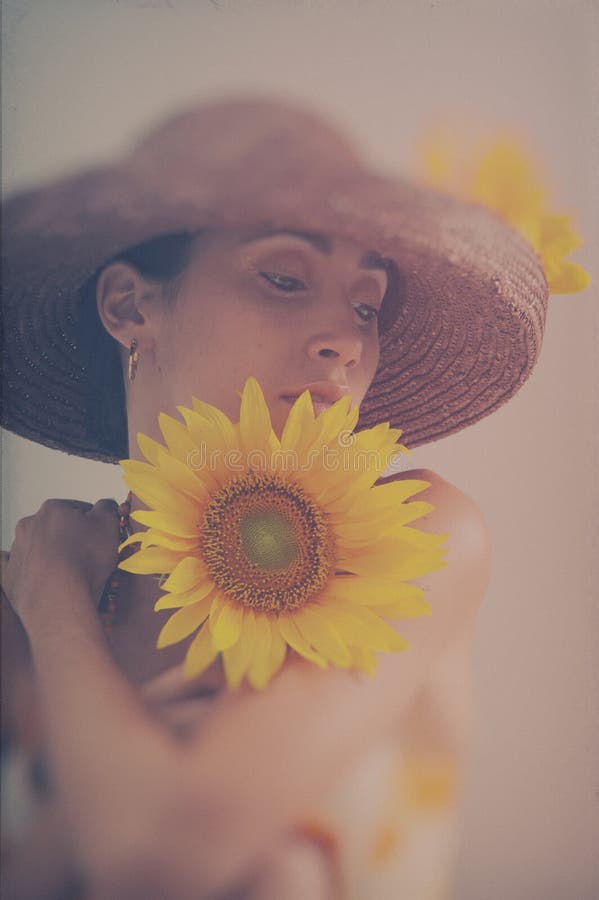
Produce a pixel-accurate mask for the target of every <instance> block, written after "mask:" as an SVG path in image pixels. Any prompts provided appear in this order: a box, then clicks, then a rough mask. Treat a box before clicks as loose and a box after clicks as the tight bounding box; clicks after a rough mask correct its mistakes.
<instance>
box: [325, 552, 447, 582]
mask: <svg viewBox="0 0 599 900" xmlns="http://www.w3.org/2000/svg"><path fill="white" fill-rule="evenodd" d="M395 553H397V549H396V548H395ZM343 565H344V567H345V568H346V569H347V570H348V571H349V572H352V573H353V574H354V575H363V576H372V577H377V576H378V577H383V576H384V577H387V578H397V579H400V580H406V581H409V580H410V579H412V578H419V577H420V576H421V575H427V574H428V573H429V572H435V571H437V570H438V569H444V568H445V567H446V566H447V563H446V562H445V560H443V559H442V558H441V556H440V555H439V554H437V553H434V552H431V553H422V552H420V553H419V552H417V551H410V552H409V553H406V554H405V556H403V555H402V556H399V557H397V556H395V557H393V556H391V555H390V553H389V550H388V549H387V548H385V547H383V548H379V551H378V552H376V553H375V552H373V553H371V554H368V555H367V554H363V555H358V554H357V553H354V555H353V556H351V557H348V559H347V560H343Z"/></svg>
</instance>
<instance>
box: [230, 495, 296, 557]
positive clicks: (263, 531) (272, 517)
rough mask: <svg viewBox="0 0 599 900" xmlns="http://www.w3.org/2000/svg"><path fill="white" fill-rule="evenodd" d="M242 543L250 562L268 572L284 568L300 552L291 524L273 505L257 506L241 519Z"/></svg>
mask: <svg viewBox="0 0 599 900" xmlns="http://www.w3.org/2000/svg"><path fill="white" fill-rule="evenodd" d="M241 544H242V547H243V550H244V553H245V555H246V556H247V558H248V560H249V561H250V562H253V563H255V564H256V565H257V566H259V567H260V568H262V569H264V570H266V571H271V572H277V571H280V570H282V569H286V568H287V566H288V565H289V564H290V563H291V562H293V561H294V560H295V559H297V557H298V552H299V544H298V542H297V539H296V535H295V531H294V529H293V525H292V524H291V522H290V521H289V520H288V519H286V518H285V517H284V516H282V515H280V513H278V512H275V511H274V510H272V509H264V510H260V509H256V510H255V511H254V512H251V513H249V514H248V515H247V516H246V517H245V518H244V519H243V520H242V522H241Z"/></svg>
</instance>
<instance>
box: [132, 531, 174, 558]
mask: <svg viewBox="0 0 599 900" xmlns="http://www.w3.org/2000/svg"><path fill="white" fill-rule="evenodd" d="M131 544H140V545H141V547H142V548H143V547H145V546H146V545H147V537H146V532H145V531H139V532H137V533H136V534H131V535H129V537H128V538H125V540H124V541H123V542H122V543H121V544H119V553H120V552H121V550H124V549H125V547H129V546H130V545H131ZM171 549H172V548H171Z"/></svg>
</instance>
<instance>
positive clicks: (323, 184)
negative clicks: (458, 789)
mask: <svg viewBox="0 0 599 900" xmlns="http://www.w3.org/2000/svg"><path fill="white" fill-rule="evenodd" d="M6 221H7V227H6V234H7V236H6V239H5V254H6V274H5V296H6V311H5V321H6V326H7V327H6V334H7V345H6V359H7V378H6V403H5V407H4V412H3V416H4V418H3V424H5V425H6V427H8V428H10V429H11V430H14V431H16V432H18V433H20V434H22V435H24V436H26V437H29V438H32V439H34V440H37V441H39V442H41V443H44V444H47V445H48V446H52V447H56V448H60V449H62V450H66V451H68V452H74V453H77V454H79V455H82V456H87V457H91V458H96V459H103V460H106V461H111V462H114V461H117V460H118V459H119V458H122V457H123V456H126V455H130V456H132V457H134V458H141V456H137V457H136V454H137V452H138V451H137V447H136V435H137V434H138V433H139V432H142V433H143V434H146V435H149V436H150V437H153V438H156V439H160V438H161V435H160V431H159V429H158V425H157V420H158V415H159V413H161V412H166V413H168V414H171V415H172V414H174V413H175V412H176V407H177V404H180V403H189V399H190V396H191V395H196V396H200V397H201V398H202V400H204V401H207V402H208V403H211V404H214V405H216V406H218V407H219V408H220V409H222V410H223V411H224V412H225V413H226V414H227V415H228V416H229V417H230V418H231V419H233V420H236V419H237V418H238V415H239V391H240V390H241V388H242V386H243V383H244V380H245V378H246V377H247V376H248V375H250V374H253V375H255V376H256V377H257V378H258V381H259V382H260V384H261V385H262V387H263V390H264V394H265V398H266V400H267V403H268V406H269V409H270V412H271V418H272V423H273V428H274V430H275V432H276V433H277V434H280V432H281V429H282V427H283V424H284V422H285V419H286V417H287V415H288V413H289V409H290V399H292V398H293V397H295V396H297V395H298V394H299V393H301V391H302V390H303V389H304V388H305V387H306V386H309V387H310V388H311V392H312V395H313V399H314V402H315V404H318V403H321V404H323V405H326V404H327V403H328V404H330V403H331V402H333V401H334V400H335V399H336V398H337V397H339V396H341V395H343V394H349V395H350V396H351V399H352V403H353V404H354V405H358V406H359V407H360V426H361V427H368V426H370V425H373V424H375V423H377V422H380V421H390V422H391V424H392V426H395V427H399V428H401V429H402V440H403V441H405V443H406V444H407V446H408V447H414V446H418V445H419V444H422V443H425V442H426V441H430V440H434V439H438V438H440V437H442V436H444V435H446V434H450V433H452V432H455V431H457V430H458V429H459V428H462V427H465V426H466V425H468V424H471V423H472V422H474V421H476V420H477V419H478V418H480V417H482V416H484V415H486V414H487V413H489V412H491V411H493V410H494V409H496V408H497V407H498V406H499V405H500V404H501V403H503V402H505V401H506V400H507V399H508V398H509V397H510V396H511V395H512V394H513V393H514V392H515V391H516V390H517V389H518V388H519V386H520V385H521V384H522V383H523V382H524V380H525V379H526V378H527V376H528V375H529V374H530V372H531V370H532V367H533V365H534V363H535V361H536V358H537V356H538V352H539V349H540V344H541V337H542V327H543V322H544V316H545V311H546V300H547V286H546V281H545V278H544V275H543V271H542V267H541V264H540V262H539V260H538V258H537V257H536V256H535V254H534V252H533V251H532V249H531V248H529V247H528V245H527V244H526V243H525V242H524V241H523V240H522V239H520V238H519V237H518V236H517V235H516V234H515V233H513V232H512V231H511V230H510V229H509V228H507V227H506V226H504V225H503V224H502V223H500V222H499V221H498V220H497V219H496V218H495V217H494V216H492V215H491V214H490V213H488V212H487V211H485V210H483V209H481V208H478V207H470V206H467V205H466V204H462V203H459V202H457V201H454V200H451V199H450V198H448V197H444V196H442V195H439V194H436V193H434V192H431V191H427V190H424V189H421V188H417V187H416V186H414V185H411V184H408V183H403V182H392V181H390V180H388V179H383V178H380V177H377V176H375V175H372V174H371V173H370V172H368V171H367V170H366V169H365V168H364V166H363V165H362V163H361V162H360V161H359V159H358V157H357V156H356V155H355V153H354V151H353V149H352V148H351V147H350V146H349V145H348V144H347V142H346V141H345V139H344V138H342V137H340V136H339V135H338V134H337V133H336V132H335V131H334V130H332V129H330V128H329V127H328V126H327V125H326V124H324V123H323V122H322V121H320V120H319V119H318V118H317V117H314V116H312V115H311V114H309V113H306V112H304V111H301V110H294V109H289V108H285V107H281V106H278V105H276V104H269V103H263V102H258V103H237V104H235V103H229V104H216V105H214V106H212V107H204V108H199V109H193V110H191V111H189V112H188V113H184V114H182V115H180V116H179V117H177V118H175V119H174V120H171V121H169V122H168V123H166V124H165V125H164V126H163V127H162V128H160V129H158V130H157V131H155V132H154V133H153V134H152V135H151V136H150V137H149V138H148V139H147V140H146V141H144V142H143V143H142V144H141V145H139V146H138V147H137V148H136V150H135V151H134V152H133V153H132V154H131V155H130V156H129V157H126V158H125V159H124V160H121V161H120V162H119V163H118V164H116V165H115V166H112V167H110V168H107V169H103V170H93V171H90V172H86V173H83V174H82V175H80V176H77V177H75V178H70V179H66V180H65V181H63V182H60V183H58V184H55V185H53V186H50V187H48V188H46V189H44V190H43V191H40V192H32V193H30V194H27V195H23V196H21V197H17V198H15V199H14V200H13V201H12V204H10V203H9V204H8V207H7V212H6ZM117 349H118V352H117ZM393 477H394V478H396V479H400V480H401V479H413V480H419V481H421V482H422V483H423V484H422V487H423V488H424V489H425V490H424V491H423V494H422V497H423V499H424V500H427V501H429V502H430V503H431V504H432V505H433V507H434V509H433V511H431V512H430V513H429V514H428V515H426V516H425V517H424V518H423V519H422V520H421V521H419V523H418V525H419V527H420V528H421V529H422V530H424V531H429V532H432V533H436V534H440V533H447V534H448V535H449V539H448V545H447V546H448V556H447V567H446V568H444V569H442V570H440V571H436V572H434V573H432V574H430V575H428V576H423V577H421V578H420V579H417V583H419V584H420V585H422V586H423V587H424V588H426V590H427V592H428V599H429V600H430V603H431V606H432V608H433V615H432V617H431V618H430V619H426V620H422V621H420V620H417V621H411V622H405V621H402V622H401V623H398V628H399V630H400V631H401V634H402V635H403V636H405V637H407V639H408V641H409V643H410V650H409V651H408V652H407V653H401V654H385V655H383V656H380V658H379V663H378V670H377V674H376V677H374V678H372V679H368V678H365V677H364V676H361V675H358V674H357V673H355V672H352V671H351V670H347V669H343V670H339V669H333V670H329V671H326V672H322V671H320V669H318V668H316V667H315V666H313V665H311V664H310V663H307V662H306V661H305V660H302V659H301V658H300V657H299V656H297V655H295V654H292V653H289V654H288V658H287V660H286V662H285V665H284V667H283V669H282V671H281V672H280V674H279V675H278V676H277V677H276V678H275V679H274V680H273V682H272V684H271V685H270V686H269V688H268V690H266V691H264V692H259V693H258V692H253V691H252V690H251V689H249V688H248V687H247V686H244V687H242V688H241V689H240V690H239V691H236V692H229V691H227V690H225V689H224V688H223V685H224V677H223V672H222V667H221V663H220V660H219V659H218V660H217V661H216V662H215V664H214V665H213V666H211V667H210V669H209V670H208V671H207V672H205V673H204V674H202V675H201V676H200V677H199V678H197V679H195V680H194V681H193V682H192V683H191V684H190V683H189V682H185V680H184V679H183V677H182V675H181V668H180V665H179V664H180V662H181V660H182V659H183V652H182V650H181V645H180V644H179V645H176V646H174V647H171V648H169V649H167V650H161V651H159V652H157V651H156V650H155V642H156V637H157V634H158V632H159V630H160V628H161V626H162V625H163V624H164V620H165V616H164V614H156V613H154V612H153V606H154V602H155V601H156V599H157V598H158V596H159V594H160V589H159V586H158V585H157V583H156V581H155V579H154V578H153V577H152V576H149V575H134V574H133V575H132V574H129V575H124V576H122V577H121V578H120V579H119V585H118V590H117V588H116V587H114V589H113V594H115V593H118V596H116V598H115V602H116V618H115V622H114V625H113V628H112V633H111V635H110V640H109V641H107V638H106V635H105V634H103V631H102V628H101V624H100V619H99V617H98V614H97V605H98V602H99V600H100V597H101V596H102V594H103V589H104V585H105V583H106V581H107V579H109V577H110V574H111V572H112V571H113V569H114V567H115V563H116V558H117V546H118V541H119V534H118V522H119V519H118V515H117V506H116V504H115V503H114V501H106V500H104V501H99V503H97V504H96V505H95V506H93V507H92V506H91V505H90V504H84V503H77V502H75V501H49V502H48V503H46V504H44V505H43V506H42V508H41V509H40V511H39V512H38V513H37V514H36V515H35V516H31V517H28V518H27V519H24V520H22V521H21V522H20V523H19V525H18V527H17V531H16V536H15V541H14V544H13V546H12V548H11V552H10V557H9V558H7V560H6V562H5V566H4V572H3V587H4V591H5V593H6V595H7V598H8V601H9V602H10V604H11V606H12V609H13V610H14V612H15V613H16V614H17V616H18V619H19V620H20V624H19V623H18V622H15V621H14V620H12V619H11V618H10V613H9V625H8V627H7V628H6V629H5V636H7V641H8V643H9V645H10V646H9V649H8V652H9V653H11V654H12V653H14V652H16V647H17V642H18V641H19V640H21V641H23V642H24V636H23V633H22V629H24V632H25V634H26V636H27V639H28V643H29V647H30V650H31V658H32V661H33V665H34V666H35V669H36V673H37V687H38V691H39V698H40V706H41V709H42V713H43V721H44V744H45V746H46V748H47V753H48V760H49V765H48V769H49V772H50V773H51V774H50V781H51V789H52V791H53V792H54V797H55V798H56V802H55V803H54V805H53V806H52V810H53V812H52V813H50V815H51V816H54V817H56V816H58V817H59V819H58V821H59V822H60V823H61V825H63V827H62V828H61V830H60V834H61V839H60V841H59V845H62V851H63V853H62V856H61V857H60V858H61V859H63V860H64V861H65V862H64V866H60V867H59V868H60V871H59V872H57V873H55V875H56V879H55V880H56V885H57V887H56V896H59V895H60V890H61V889H63V888H61V887H60V882H61V879H63V876H64V878H65V879H66V881H67V882H68V881H69V878H70V883H71V886H72V889H73V890H78V891H79V892H80V893H81V892H83V895H87V896H91V897H126V898H129V897H132V898H133V897H137V896H140V897H142V896H143V897H148V896H156V897H165V898H166V897H174V898H179V897H181V898H186V897H188V896H189V897H194V898H197V897H203V896H206V897H209V896H210V897H211V896H218V895H223V894H225V893H226V892H229V894H230V892H232V891H233V892H234V894H235V896H240V897H241V896H243V897H252V898H259V897H261V898H263V900H265V898H267V897H271V896H273V897H285V898H289V900H291V898H293V897H295V896H297V897H307V896H310V897H318V896H322V897H331V896H335V893H334V892H335V891H337V892H339V890H340V887H343V890H345V892H346V895H347V896H349V895H350V892H351V891H352V890H356V887H355V885H356V883H357V882H356V878H357V877H358V875H356V874H355V873H353V874H348V871H345V872H344V871H341V873H339V872H338V871H336V872H335V871H331V869H330V867H329V866H328V861H327V860H328V854H326V853H325V854H323V853H322V846H323V842H322V841H319V840H317V838H318V832H317V831H315V830H314V826H310V821H311V820H310V817H309V815H308V814H309V813H310V812H314V813H318V811H319V808H321V807H322V804H323V799H324V800H326V797H327V795H328V794H330V793H331V790H332V789H333V788H334V787H335V785H336V784H337V783H338V781H339V779H340V777H341V776H343V775H344V774H347V773H349V772H351V769H352V766H354V767H355V765H356V764H357V763H358V762H359V761H360V760H361V759H363V758H364V757H365V755H366V754H367V753H368V752H369V751H371V750H373V749H376V747H377V746H380V745H381V744H382V742H383V741H385V740H387V741H389V740H392V739H393V736H394V735H396V734H397V733H398V732H399V733H401V734H402V735H403V733H404V730H405V727H407V726H406V723H407V722H408V721H409V722H410V724H411V726H412V727H413V732H414V733H416V734H419V735H420V736H422V735H426V734H427V730H428V736H429V739H430V731H431V727H433V726H431V719H430V717H429V718H427V714H426V712H425V713H421V714H420V715H419V714H418V712H417V711H416V712H415V711H414V705H413V703H414V699H415V697H416V696H417V693H418V691H422V690H424V688H425V685H426V680H427V677H430V676H431V673H433V672H434V670H435V663H437V662H438V661H439V660H440V659H441V658H442V655H443V654H444V653H445V654H447V653H448V652H450V651H451V648H452V647H453V648H456V649H455V651H453V652H454V653H455V657H454V658H455V659H457V660H458V661H459V662H458V666H459V665H461V666H463V671H464V670H466V669H467V655H468V650H469V640H470V635H471V632H472V628H473V623H474V620H475V617H476V614H477V610H478V608H479V605H480V603H481V600H482V597H483V595H484V591H485V587H486V584H487V580H488V575H489V556H490V550H489V537H488V532H487V529H486V527H485V523H484V520H483V518H482V516H481V513H480V511H479V510H478V508H477V507H476V505H475V503H473V501H472V500H470V499H469V498H468V497H466V496H465V495H464V494H463V493H462V492H461V491H459V490H458V489H457V488H455V487H454V486H452V485H450V484H448V483H447V482H445V481H444V480H443V479H442V478H440V477H439V476H437V475H436V474H435V473H433V472H430V471H428V470H427V471H421V470H413V471H406V472H402V473H396V474H395V475H394V476H393ZM419 499H420V498H419ZM137 506H139V504H138V503H137V501H136V500H135V499H134V501H133V507H134V508H136V507H137ZM122 512H123V511H122ZM7 612H8V611H7ZM9 629H10V631H9ZM10 663H11V659H9V661H8V664H10ZM26 664H27V663H23V662H22V658H19V659H17V660H16V662H15V663H14V665H13V667H12V670H11V682H12V683H14V685H15V689H17V688H18V687H19V684H23V683H25V684H26V683H27V681H26V679H24V681H23V682H19V681H18V675H19V673H20V672H22V671H23V668H24V666H26ZM13 673H14V674H13ZM75 675H76V677H74V676H75ZM15 693H16V690H15ZM421 700H422V697H421ZM182 701H188V702H187V703H184V704H183V705H182ZM189 701H192V702H191V704H190V702H189ZM190 706H191V707H192V708H190ZM15 707H16V709H15ZM422 708H424V707H422ZM8 725H9V730H10V727H12V740H13V743H14V740H15V738H14V735H17V736H20V739H21V743H23V740H24V738H23V731H24V727H23V725H22V724H21V725H19V704H18V703H16V704H15V703H14V702H13V703H12V704H9V708H8ZM165 726H167V727H165ZM306 736H309V738H306ZM10 738H11V735H10V734H9V739H10ZM417 741H418V739H416V741H415V743H416V744H417ZM52 821H54V822H55V821H56V818H54V819H53V820H52ZM302 823H303V824H302ZM300 826H301V827H300ZM31 843H33V839H32V841H31ZM41 843H42V845H44V844H45V845H46V846H48V844H47V835H46V834H44V835H43V836H42V838H41ZM319 847H320V848H321V849H319ZM50 855H51V856H52V859H53V861H54V863H55V862H56V860H57V859H58V858H59V855H58V853H57V852H56V851H55V849H53V852H52V853H51V854H50ZM38 858H39V856H38ZM360 877H361V876H360ZM47 879H48V880H47V883H49V880H50V875H48V876H47ZM340 880H341V881H342V882H344V885H340V883H339V882H340ZM406 883H407V882H406ZM360 884H361V887H360V888H359V890H361V891H362V894H352V896H354V895H355V896H366V895H368V896H375V893H374V892H373V890H372V889H369V888H368V881H367V880H366V881H362V882H360ZM63 887H64V886H63ZM36 889H37V888H34V889H33V891H35V890H36ZM64 889H66V888H64ZM427 889H428V890H430V889H431V888H430V885H429V886H428V888H427ZM37 890H38V894H37V895H38V896H48V897H50V896H54V894H52V893H51V891H50V888H47V889H46V890H45V893H44V894H40V893H39V889H37ZM369 890H370V892H369ZM377 890H378V888H377ZM294 892H295V893H294ZM30 895H31V896H35V893H31V892H30ZM337 895H339V893H338V894H337ZM410 895H411V896H415V893H414V889H412V893H411V894H410ZM22 896H25V893H24V892H23V893H22ZM389 896H391V894H389Z"/></svg>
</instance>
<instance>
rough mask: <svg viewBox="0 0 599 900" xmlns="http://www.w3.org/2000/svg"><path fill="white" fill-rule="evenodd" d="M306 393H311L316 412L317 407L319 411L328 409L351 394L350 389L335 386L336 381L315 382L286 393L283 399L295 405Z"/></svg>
mask: <svg viewBox="0 0 599 900" xmlns="http://www.w3.org/2000/svg"><path fill="white" fill-rule="evenodd" d="M304 391H310V396H311V397H312V406H313V408H314V411H315V412H316V411H317V407H318V408H319V409H327V408H328V407H329V406H331V405H332V404H333V403H336V402H337V400H340V399H341V397H346V396H347V395H348V394H349V393H350V389H349V387H347V386H345V385H340V384H335V382H334V381H313V382H311V383H310V384H305V385H304V386H303V387H301V388H292V389H290V390H288V391H284V393H282V394H281V399H282V400H285V401H286V402H287V403H291V404H293V403H295V401H296V400H297V398H298V397H299V396H300V394H303V393H304Z"/></svg>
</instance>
